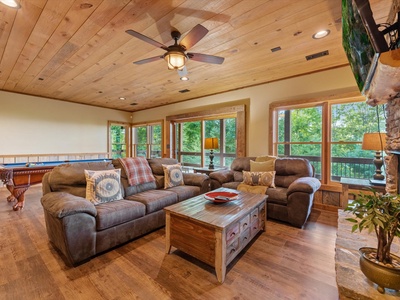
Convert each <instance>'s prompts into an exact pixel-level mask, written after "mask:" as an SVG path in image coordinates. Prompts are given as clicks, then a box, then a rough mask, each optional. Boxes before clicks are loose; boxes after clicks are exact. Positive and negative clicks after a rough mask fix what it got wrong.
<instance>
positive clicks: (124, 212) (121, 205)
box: [96, 200, 146, 230]
mask: <svg viewBox="0 0 400 300" xmlns="http://www.w3.org/2000/svg"><path fill="white" fill-rule="evenodd" d="M96 210H97V216H96V229H97V230H104V229H107V228H110V227H113V226H116V225H119V224H122V223H125V222H129V221H132V220H134V219H138V218H140V217H143V216H144V215H145V213H146V207H145V205H144V204H142V203H140V202H135V201H129V200H119V201H114V202H108V203H101V204H99V205H97V206H96Z"/></svg>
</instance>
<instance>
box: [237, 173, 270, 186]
mask: <svg viewBox="0 0 400 300" xmlns="http://www.w3.org/2000/svg"><path fill="white" fill-rule="evenodd" d="M275 173H276V172H275V171H270V172H248V171H243V182H242V183H244V184H247V185H253V186H255V185H262V186H266V187H272V188H274V187H275Z"/></svg>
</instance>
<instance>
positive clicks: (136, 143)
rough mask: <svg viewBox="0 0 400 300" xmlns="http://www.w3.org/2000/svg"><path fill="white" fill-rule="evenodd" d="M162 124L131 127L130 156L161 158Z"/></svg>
mask: <svg viewBox="0 0 400 300" xmlns="http://www.w3.org/2000/svg"><path fill="white" fill-rule="evenodd" d="M162 132H163V131H162V122H161V121H160V122H155V123H148V124H136V125H132V156H143V157H147V158H155V157H162Z"/></svg>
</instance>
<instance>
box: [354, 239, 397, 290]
mask: <svg viewBox="0 0 400 300" xmlns="http://www.w3.org/2000/svg"><path fill="white" fill-rule="evenodd" d="M376 251H377V250H376V248H369V247H363V248H360V249H359V252H360V254H361V255H360V269H361V271H362V272H363V273H364V275H365V276H366V277H367V278H368V279H369V280H371V281H372V282H374V283H376V284H377V285H378V288H377V290H378V291H379V292H380V293H382V294H384V293H385V288H389V289H393V290H400V268H395V267H393V266H391V265H385V264H382V263H379V262H377V261H375V260H371V259H370V258H368V254H370V253H371V252H375V253H376ZM391 257H392V259H394V260H397V261H398V262H400V257H398V256H396V255H393V254H391Z"/></svg>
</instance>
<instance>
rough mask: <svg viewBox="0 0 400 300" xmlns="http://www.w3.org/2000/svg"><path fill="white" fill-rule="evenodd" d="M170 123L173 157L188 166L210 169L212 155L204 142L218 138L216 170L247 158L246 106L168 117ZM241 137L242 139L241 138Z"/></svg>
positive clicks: (215, 151)
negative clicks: (236, 159) (206, 139)
mask: <svg viewBox="0 0 400 300" xmlns="http://www.w3.org/2000/svg"><path fill="white" fill-rule="evenodd" d="M167 121H169V122H170V125H171V132H170V135H171V136H170V141H171V145H173V146H172V147H171V149H170V151H171V156H172V157H176V158H177V159H178V160H179V161H180V162H181V163H183V164H184V165H185V166H193V167H198V166H204V167H205V166H208V165H209V163H210V157H209V151H210V150H206V149H204V139H205V138H209V137H215V138H218V146H219V148H218V149H214V160H213V162H214V166H215V167H220V166H230V165H231V163H232V161H233V159H234V158H235V157H240V156H245V137H244V136H243V134H244V132H245V130H244V124H245V112H244V105H238V106H233V107H230V108H222V109H215V110H212V111H204V112H197V113H193V114H185V115H179V116H171V117H167ZM239 135H240V136H239Z"/></svg>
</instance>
